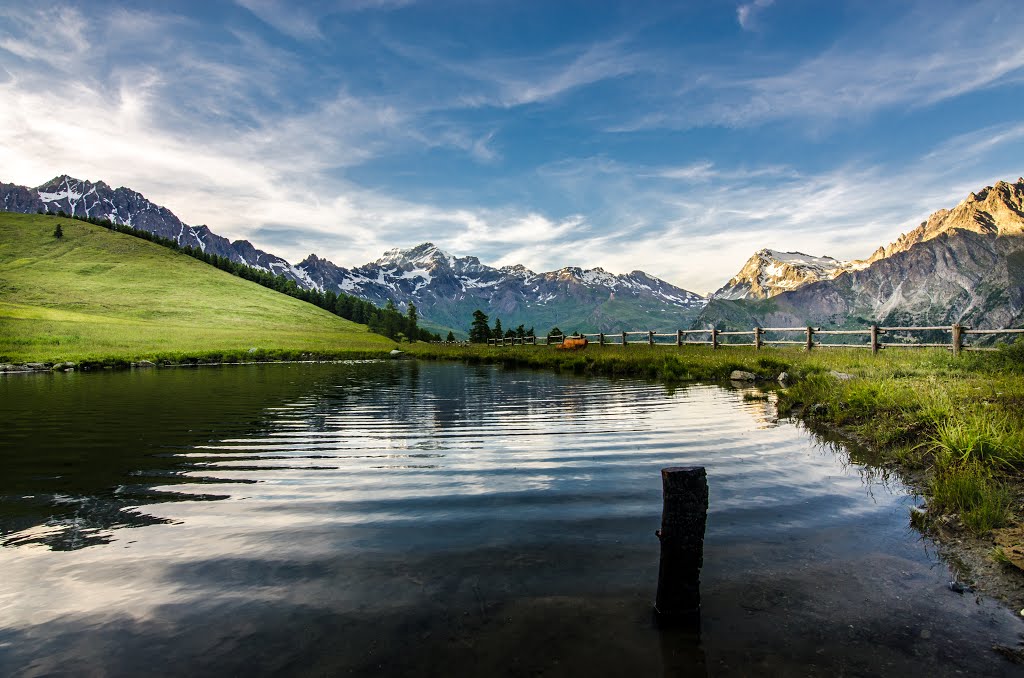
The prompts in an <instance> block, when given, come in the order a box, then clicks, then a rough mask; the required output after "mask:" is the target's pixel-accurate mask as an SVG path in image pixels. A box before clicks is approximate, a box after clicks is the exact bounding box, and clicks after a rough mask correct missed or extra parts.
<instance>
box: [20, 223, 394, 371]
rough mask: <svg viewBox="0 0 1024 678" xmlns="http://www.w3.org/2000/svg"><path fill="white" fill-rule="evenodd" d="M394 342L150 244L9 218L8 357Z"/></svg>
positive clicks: (351, 348) (235, 351)
mask: <svg viewBox="0 0 1024 678" xmlns="http://www.w3.org/2000/svg"><path fill="white" fill-rule="evenodd" d="M57 225H60V226H61V229H62V231H63V237H61V238H56V237H54V231H55V228H56V226H57ZM394 346H395V345H394V342H392V341H390V340H389V339H387V338H386V337H382V336H379V335H376V334H372V333H371V332H369V331H368V330H367V328H366V327H365V326H362V325H358V324H356V323H353V322H350V321H347V320H344V319H343V318H340V317H338V316H336V315H333V314H331V313H328V312H327V311H325V310H322V309H320V308H317V307H315V306H313V305H311V304H308V303H306V302H304V301H300V300H298V299H294V298H291V297H289V296H286V295H284V294H280V293H278V292H276V291H273V290H271V289H267V288H265V287H261V286H260V285H257V284H255V283H253V282H249V281H246V280H243V279H241V278H239V277H236V276H233V275H231V274H229V273H227V272H224V271H219V270H216V269H215V268H211V267H210V266H208V265H207V264H205V263H202V262H200V261H196V260H195V259H193V258H191V257H189V256H186V255H185V254H183V253H180V252H175V251H172V250H169V249H167V248H165V247H162V246H160V245H157V244H154V243H151V242H146V241H145V240H142V239H140V238H137V237H133V236H131V235H126V234H122V233H117V232H113V231H110V230H107V229H105V228H102V227H99V226H95V225H92V224H88V223H84V222H82V221H79V220H72V219H64V218H57V217H50V216H41V215H22V214H13V213H0V361H4V362H26V361H37V362H56V361H60V360H76V361H81V360H104V359H110V358H119V359H128V360H131V359H142V358H149V359H155V358H156V359H174V358H179V359H181V358H185V357H189V358H200V359H217V358H218V357H219V356H220V357H224V358H227V359H237V358H238V357H239V356H252V357H279V358H280V357H291V356H297V355H300V354H303V353H310V354H317V355H321V356H343V355H357V354H363V355H370V354H381V353H384V352H387V351H389V350H391V349H392V348H394ZM252 348H255V349H257V350H256V351H255V352H250V349H252Z"/></svg>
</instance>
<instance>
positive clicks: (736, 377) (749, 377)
mask: <svg viewBox="0 0 1024 678" xmlns="http://www.w3.org/2000/svg"><path fill="white" fill-rule="evenodd" d="M729 379H731V380H732V381H757V375H756V374H754V373H753V372H744V371H743V370H733V371H732V374H730V375H729Z"/></svg>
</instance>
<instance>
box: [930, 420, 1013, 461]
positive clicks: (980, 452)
mask: <svg viewBox="0 0 1024 678" xmlns="http://www.w3.org/2000/svg"><path fill="white" fill-rule="evenodd" d="M1021 442H1022V440H1021V433H1020V431H1019V430H1014V428H1013V427H1012V426H1011V425H1010V424H1009V422H1008V417H1007V416H1006V415H1000V414H989V415H987V416H985V415H983V414H981V413H978V412H970V413H968V414H966V415H965V416H963V417H961V418H948V419H945V420H942V421H939V422H937V423H936V425H935V429H934V431H932V432H931V433H930V434H929V436H928V444H929V445H930V446H931V447H932V448H933V449H934V450H935V451H936V452H937V453H938V454H939V455H943V456H949V457H950V458H952V459H954V460H956V461H957V462H958V463H961V464H966V463H968V462H978V463H981V464H988V465H992V464H996V465H1001V466H1013V465H1014V464H1016V463H1019V462H1020V461H1021V460H1022V454H1024V452H1022V450H1021Z"/></svg>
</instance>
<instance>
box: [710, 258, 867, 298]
mask: <svg viewBox="0 0 1024 678" xmlns="http://www.w3.org/2000/svg"><path fill="white" fill-rule="evenodd" d="M868 264H869V262H866V261H839V260H838V259H833V258H832V257H815V256H811V255H809V254H804V253H803V252H780V251H779V250H770V249H763V250H758V251H757V252H755V253H754V255H753V256H752V257H750V259H748V260H747V263H745V264H744V265H743V268H742V269H740V272H739V273H737V274H736V275H735V276H733V278H732V279H731V280H729V282H727V283H726V284H725V285H723V286H722V287H721V288H720V289H719V290H718V291H716V292H715V293H714V294H712V295H711V296H712V298H713V299H767V298H768V297H774V296H775V295H776V294H781V293H783V292H791V291H792V290H795V289H797V288H798V287H803V286H804V285H806V284H808V283H812V282H818V281H820V280H832V279H833V278H835V277H836V276H837V275H839V274H840V273H843V272H845V271H857V270H860V269H863V268H866V267H867V266H868Z"/></svg>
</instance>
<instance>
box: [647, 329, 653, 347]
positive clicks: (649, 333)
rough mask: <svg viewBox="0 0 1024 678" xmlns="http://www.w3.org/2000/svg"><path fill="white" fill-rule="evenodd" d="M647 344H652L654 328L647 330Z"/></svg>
mask: <svg viewBox="0 0 1024 678" xmlns="http://www.w3.org/2000/svg"><path fill="white" fill-rule="evenodd" d="M647 345H648V346H654V330H647Z"/></svg>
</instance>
